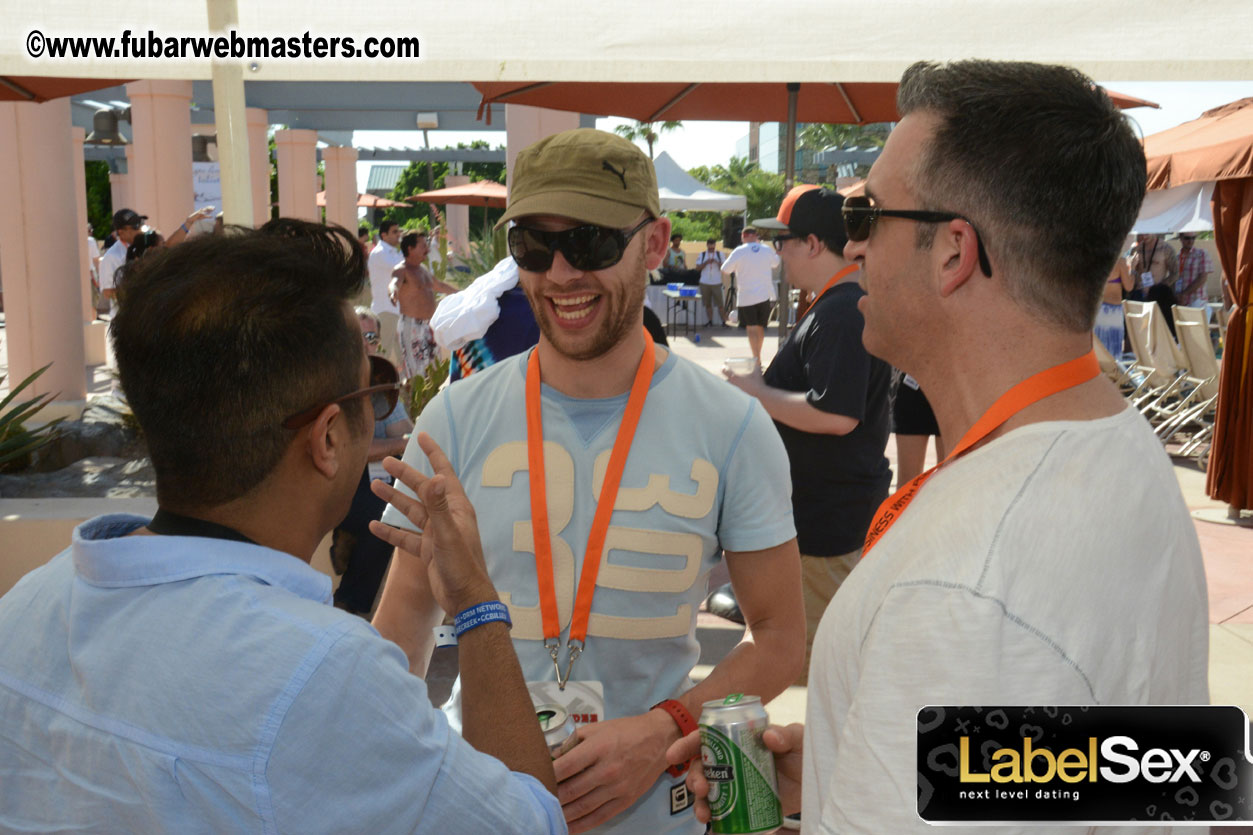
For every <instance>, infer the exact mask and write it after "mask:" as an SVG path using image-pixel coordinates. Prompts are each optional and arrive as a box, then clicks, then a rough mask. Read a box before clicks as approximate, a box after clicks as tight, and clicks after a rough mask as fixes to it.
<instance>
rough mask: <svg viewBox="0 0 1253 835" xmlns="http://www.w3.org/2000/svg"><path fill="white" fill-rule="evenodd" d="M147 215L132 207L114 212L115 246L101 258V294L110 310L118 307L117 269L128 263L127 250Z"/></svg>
mask: <svg viewBox="0 0 1253 835" xmlns="http://www.w3.org/2000/svg"><path fill="white" fill-rule="evenodd" d="M147 219H148V216H147V215H141V214H139V213H137V212H135V211H133V210H131V209H118V210H117V211H116V212H114V213H113V237H114V239H115V240H114V242H113V246H111V247H109V248H108V249H107V250H105V253H104V255H102V256H101V258H100V265H99V267H98V268H97V269H98V271H99V281H100V295H101V296H102V297H103V298H105V299H108V300H109V308H110V310H114V311H115V310H116V309H117V271H118V270H120V269H121V268H122V266H123V265H124V264H126V250H127V248H128V247H129V246H130V245H131V241H133V240H135V236H136V235H138V234H139V231H140V229H142V228H143V225H144V221H145V220H147Z"/></svg>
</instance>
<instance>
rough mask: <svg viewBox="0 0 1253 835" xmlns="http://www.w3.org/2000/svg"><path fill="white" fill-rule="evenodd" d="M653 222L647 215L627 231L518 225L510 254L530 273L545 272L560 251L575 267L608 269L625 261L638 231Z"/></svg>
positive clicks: (511, 237)
mask: <svg viewBox="0 0 1253 835" xmlns="http://www.w3.org/2000/svg"><path fill="white" fill-rule="evenodd" d="M652 222H653V218H651V217H649V218H645V219H644V220H642V221H640V222H639V224H637V225H636V226H635V227H634V228H632V229H628V230H626V231H625V232H624V231H623V230H621V229H613V228H611V227H607V226H593V225H590V224H589V225H587V226H576V227H574V228H573V229H565V230H562V231H560V232H550V231H548V230H546V229H533V228H531V227H529V226H515V227H513V228H512V229H510V230H509V235H508V240H509V254H510V255H512V256H513V260H515V261H517V262H518V266H519V267H521V268H522V269H524V270H526V271H527V272H533V273H542V272H545V271H546V270H548V268H549V267H551V266H552V265H553V254H554V253H556V252H560V253H561V254H562V256H563V257H564V258H565V259H566V261H568V262H569V263H570V266H572V267H574V268H575V269H576V270H585V271H592V270H605V269H608V268H609V267H612V266H613V265H614V264H616V263H618V262H619V261H621V260H622V254H623V253H624V252H626V248H627V244H628V243H630V242H631V238H633V237H635V233H637V232H639V231H640V230H641V229H643V228H644V227H645V226H647V225H648V224H650V223H652Z"/></svg>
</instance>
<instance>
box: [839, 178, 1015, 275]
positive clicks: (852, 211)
mask: <svg viewBox="0 0 1253 835" xmlns="http://www.w3.org/2000/svg"><path fill="white" fill-rule="evenodd" d="M840 215H841V217H843V218H844V234H846V235H848V239H849V240H850V241H864V240H866V239H867V238H869V237H870V229H871V227H873V226H874V223H875V221H876V220H878V219H879V218H884V217H897V218H901V219H903V220H913V221H917V222H918V223H944V222H946V221H950V220H961V221H965V222H966V223H969V224H970V228H971V229H973V230H974V233H975V243H976V244H978V246H979V267H980V268H981V269H982V270H983V274H984V275H987V276H991V275H992V264H991V262H990V261H988V253H987V251H986V250H984V248H983V238H982V237H981V236H980V235H979V229H978V228H977V227H976V226H975V224H974V222H973V221H971V220H970V218H968V217H966V216H965V215H959V214H956V213H954V212H926V211H921V210H915V209H908V210H907V209H880V208H878V207H875V206H872V205H870V198H869V197H847V198H845V199H844V205H843V206H842V207H841V208H840Z"/></svg>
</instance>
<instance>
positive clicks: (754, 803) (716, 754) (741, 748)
mask: <svg viewBox="0 0 1253 835" xmlns="http://www.w3.org/2000/svg"><path fill="white" fill-rule="evenodd" d="M769 722H770V720H769V717H768V716H767V715H766V709H765V708H764V707H762V705H761V699H760V698H759V697H757V696H744V695H741V694H739V693H735V694H732V695H730V696H727V697H726V698H725V699H718V700H715V701H712V702H705V703H704V705H702V708H701V713H700V757H701V762H702V764H703V766H704V771H705V779H706V780H708V781H709V797H708V802H709V814H710V818H711V823H712V825H713V831H714V832H715V833H716V835H754V833H760V832H770V831H772V830H774V829H777V828H779V827H780V826H782V825H783V807H782V805H781V804H780V803H779V783H778V777H777V775H776V774H775V767H774V754H772V753H771V752H770V749H769V748H767V747H766V744H765V742H763V741H762V738H761V735H762V734H763V733H764V732H765V730H766V728H767V727H768V725H769Z"/></svg>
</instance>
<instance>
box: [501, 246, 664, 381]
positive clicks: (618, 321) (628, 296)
mask: <svg viewBox="0 0 1253 835" xmlns="http://www.w3.org/2000/svg"><path fill="white" fill-rule="evenodd" d="M625 257H626V256H624V260H625ZM617 266H619V267H620V266H621V264H619V265H617ZM646 273H647V270H646V269H645V267H644V253H643V251H640V252H637V253H636V257H635V258H634V259H633V263H632V269H631V270H630V272H629V275H631V276H634V277H638V280H634V279H633V280H631V281H629V282H627V283H625V284H623V285H620V287H619V289H618V290H616V291H611V290H610V289H609V288H607V287H605V285H604V284H603V283H602V282H599V281H597V282H596V283H597V284H598V285H599V287H598V288H597V289H598V290H599V292H600V304H602V305H606V310H605V315H604V322H603V324H602V325H601V327H600V328H599V330H597V331H596V333H594V334H592V339H591V341H590V342H588V343H587V345H586V347H578V345H577V344H575V343H577V342H581V341H582V340H583V337H581V336H573V335H571V334H569V333H567V332H566V331H564V330H563V329H562V328H561V327H559V326H558V325H556V324H555V323H553V321H552V320H551V319H550V318H549V311H548V303H547V301H546V300H545V299H544V298H543V297H542V296H540V295H537V293H536V292H535V291H533V290H532V288H530V287H528V286H527V284H526V283H525V282H520V283H521V284H522V289H523V291H524V292H525V293H526V297H527V301H529V302H530V303H531V311H532V313H534V314H535V321H536V322H537V323H538V324H539V329H540V332H541V333H542V334H544V338H545V339H547V340H548V344H550V345H552V346H553V348H554V349H556V351H557V352H558V353H559V354H561V355H562V356H565V357H568V358H569V359H572V360H578V361H580V362H582V361H587V360H594V359H597V358H599V357H602V356H604V355H605V354H607V353H609V351H610V350H612V349H613V348H614V347H616V346H617V345H618V344H619V343H620V342H622V341H623V340H624V339H628V338H630V334H631V333H632V332H633V331H634V330H635V324H636V317H637V316H638V315H640V311H641V310H642V309H643V307H644V285H645V283H646V278H645V275H646Z"/></svg>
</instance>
